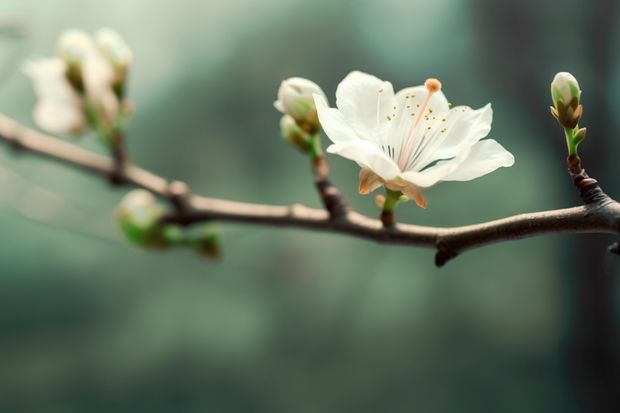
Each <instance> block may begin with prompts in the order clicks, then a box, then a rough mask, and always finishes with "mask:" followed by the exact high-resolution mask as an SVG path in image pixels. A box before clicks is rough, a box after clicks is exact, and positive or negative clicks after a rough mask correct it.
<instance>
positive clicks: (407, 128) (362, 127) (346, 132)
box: [314, 71, 514, 208]
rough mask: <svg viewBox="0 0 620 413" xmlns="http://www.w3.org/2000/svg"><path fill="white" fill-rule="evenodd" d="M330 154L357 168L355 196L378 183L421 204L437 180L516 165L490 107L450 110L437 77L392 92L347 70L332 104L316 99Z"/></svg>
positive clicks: (382, 83)
mask: <svg viewBox="0 0 620 413" xmlns="http://www.w3.org/2000/svg"><path fill="white" fill-rule="evenodd" d="M314 101H315V104H316V108H317V111H318V117H319V120H320V122H321V126H322V127H323V129H324V130H325V133H326V134H327V136H328V137H329V138H330V139H331V141H332V142H333V144H332V145H331V146H329V147H328V148H327V151H328V152H330V153H335V154H338V155H340V156H342V157H345V158H347V159H351V160H353V161H355V162H357V164H358V165H359V166H360V167H361V168H362V169H361V171H360V175H359V179H360V181H359V192H360V193H361V194H368V193H370V192H372V191H374V190H375V189H377V188H378V187H380V186H385V187H386V188H387V189H389V190H392V191H400V192H402V193H403V194H404V195H406V196H407V197H408V198H410V199H412V200H414V201H415V202H416V204H417V205H419V206H420V207H423V208H424V207H426V200H425V198H424V195H423V193H422V190H423V189H424V188H428V187H431V186H433V185H435V184H437V183H439V182H442V181H469V180H471V179H475V178H478V177H480V176H482V175H485V174H488V173H490V172H492V171H494V170H496V169H497V168H499V167H508V166H512V165H513V164H514V157H513V155H512V154H511V153H510V152H508V151H507V150H506V149H504V148H503V147H502V146H501V145H500V144H499V143H497V142H496V141H495V140H492V139H485V140H481V139H482V138H484V137H486V136H487V134H488V133H489V131H490V130H491V121H492V116H493V112H492V110H491V105H490V104H487V105H486V106H484V107H483V108H480V109H477V110H473V109H471V108H470V107H468V106H457V107H453V108H450V104H449V103H448V101H447V100H446V97H445V96H444V94H443V93H442V92H441V83H440V82H439V81H438V80H437V79H428V80H427V81H426V82H425V84H424V85H422V86H414V87H409V88H405V89H403V90H401V91H399V92H398V93H396V94H395V93H394V90H393V88H392V84H391V83H390V82H387V81H382V80H380V79H378V78H376V77H375V76H372V75H369V74H366V73H362V72H357V71H355V72H352V73H350V74H349V75H347V76H346V77H345V78H344V80H343V81H342V82H340V84H339V85H338V88H337V90H336V106H337V108H330V107H329V106H328V103H327V100H326V99H325V97H324V96H322V95H320V94H315V95H314Z"/></svg>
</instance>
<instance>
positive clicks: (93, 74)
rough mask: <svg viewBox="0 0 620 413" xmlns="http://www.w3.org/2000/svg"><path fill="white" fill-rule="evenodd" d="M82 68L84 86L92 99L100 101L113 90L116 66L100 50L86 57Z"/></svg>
mask: <svg viewBox="0 0 620 413" xmlns="http://www.w3.org/2000/svg"><path fill="white" fill-rule="evenodd" d="M82 68H83V69H82V70H83V72H82V76H83V78H84V86H85V87H86V93H87V95H88V97H89V98H90V99H93V100H95V101H99V100H100V99H103V98H104V97H105V95H106V94H107V93H108V92H110V91H112V83H113V81H114V68H113V67H112V64H111V63H110V62H109V61H108V60H107V59H106V58H105V57H104V56H103V55H102V54H101V53H100V52H99V50H97V49H95V50H94V51H93V53H91V54H89V55H88V56H87V57H86V59H85V60H84V63H83V66H82Z"/></svg>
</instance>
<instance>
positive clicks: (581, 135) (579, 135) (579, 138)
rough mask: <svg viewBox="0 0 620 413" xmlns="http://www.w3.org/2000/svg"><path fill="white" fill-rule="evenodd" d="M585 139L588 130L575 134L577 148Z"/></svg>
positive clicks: (581, 130)
mask: <svg viewBox="0 0 620 413" xmlns="http://www.w3.org/2000/svg"><path fill="white" fill-rule="evenodd" d="M585 137H586V128H581V129H579V130H578V131H577V132H575V135H574V137H573V141H574V142H575V146H577V145H579V144H580V143H581V141H582V140H584V138H585Z"/></svg>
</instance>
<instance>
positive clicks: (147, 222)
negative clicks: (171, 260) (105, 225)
mask: <svg viewBox="0 0 620 413" xmlns="http://www.w3.org/2000/svg"><path fill="white" fill-rule="evenodd" d="M165 214H166V208H165V207H164V206H163V205H162V204H160V203H159V202H158V201H157V199H156V198H155V196H153V194H152V193H151V192H149V191H146V190H144V189H135V190H133V191H130V192H129V193H128V194H127V195H125V197H124V198H123V199H122V201H121V202H120V204H119V206H118V208H117V210H116V221H117V223H118V226H119V228H120V230H121V231H122V232H123V234H124V235H125V238H127V240H128V241H129V242H131V243H132V244H135V245H137V246H139V247H142V248H149V249H164V248H169V247H173V246H189V247H191V248H192V249H194V250H195V251H197V252H198V253H199V254H200V255H201V256H203V257H206V258H218V257H219V255H220V244H219V235H218V233H217V231H216V230H214V229H213V228H212V227H211V226H202V227H200V228H195V229H194V230H193V231H185V230H183V229H181V228H180V227H179V226H178V225H174V224H167V223H164V222H163V218H164V215H165Z"/></svg>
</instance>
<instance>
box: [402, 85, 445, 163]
mask: <svg viewBox="0 0 620 413" xmlns="http://www.w3.org/2000/svg"><path fill="white" fill-rule="evenodd" d="M424 87H426V91H427V93H426V98H425V99H424V102H423V103H422V106H421V107H420V110H419V112H418V114H417V116H416V118H415V121H414V122H413V126H412V127H411V129H410V130H409V134H408V135H407V139H406V140H405V145H404V146H403V149H402V150H401V151H400V157H399V158H398V167H399V168H400V170H401V171H404V170H405V168H406V167H407V161H408V160H409V158H410V157H411V153H412V151H413V144H414V143H415V136H416V135H415V133H414V132H415V131H416V129H417V127H418V125H419V124H420V121H421V120H422V117H423V116H424V112H426V108H427V107H428V103H429V102H430V100H431V97H432V96H433V94H434V93H435V92H438V91H440V90H441V82H440V81H439V80H437V79H434V78H430V79H426V81H425V82H424Z"/></svg>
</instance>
